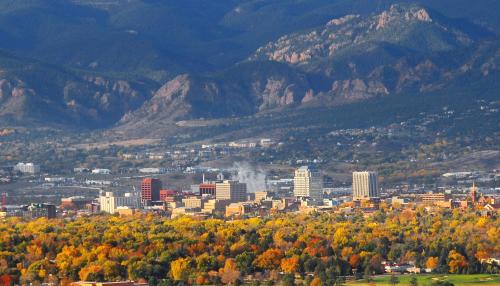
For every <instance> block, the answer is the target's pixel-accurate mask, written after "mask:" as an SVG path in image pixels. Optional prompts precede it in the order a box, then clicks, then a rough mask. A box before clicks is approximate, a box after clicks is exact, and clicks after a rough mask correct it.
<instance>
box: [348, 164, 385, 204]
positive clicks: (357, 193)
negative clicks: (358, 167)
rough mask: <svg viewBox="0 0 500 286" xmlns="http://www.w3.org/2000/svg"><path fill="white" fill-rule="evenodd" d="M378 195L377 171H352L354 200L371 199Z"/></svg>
mask: <svg viewBox="0 0 500 286" xmlns="http://www.w3.org/2000/svg"><path fill="white" fill-rule="evenodd" d="M378 196H379V192H378V175H377V173H376V172H369V171H364V172H353V173H352V197H353V200H370V199H373V198H377V197H378Z"/></svg>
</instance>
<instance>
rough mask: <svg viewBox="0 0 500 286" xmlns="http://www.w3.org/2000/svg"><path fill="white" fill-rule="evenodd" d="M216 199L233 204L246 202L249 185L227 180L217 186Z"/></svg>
mask: <svg viewBox="0 0 500 286" xmlns="http://www.w3.org/2000/svg"><path fill="white" fill-rule="evenodd" d="M215 198H216V199H217V200H229V201H231V202H234V203H237V202H244V201H246V200H247V184H245V183H240V182H238V181H229V180H225V181H223V182H222V183H216V184H215Z"/></svg>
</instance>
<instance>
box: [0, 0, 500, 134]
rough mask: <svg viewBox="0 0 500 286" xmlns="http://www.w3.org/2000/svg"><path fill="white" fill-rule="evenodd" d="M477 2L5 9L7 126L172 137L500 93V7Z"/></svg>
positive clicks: (2, 119)
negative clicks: (398, 100)
mask: <svg viewBox="0 0 500 286" xmlns="http://www.w3.org/2000/svg"><path fill="white" fill-rule="evenodd" d="M476 4H477V5H476ZM476 4H474V5H473V4H471V3H470V2H469V1H462V0H460V1H451V0H450V1H448V0H443V1H389V0H387V1H383V0H380V1H361V0H354V1H345V0H334V1H332V0H330V1H326V0H309V1H304V0H277V1H262V0H239V1H237V0H229V1H202V0H186V1H159V0H158V1H156V0H99V1H97V0H72V1H70V0H55V1H50V2H47V1H42V0H6V1H2V3H0V126H14V127H15V126H24V127H38V126H51V127H53V128H60V129H68V130H69V129H75V128H78V129H84V130H89V129H109V128H111V130H116V131H119V132H120V133H124V134H133V135H148V136H151V135H153V136H160V137H161V136H166V135H168V134H170V133H171V132H172V130H176V131H177V130H178V128H179V126H181V124H180V123H179V122H181V123H182V122H185V121H187V120H210V119H224V118H243V117H245V116H254V115H259V114H266V113H267V112H284V113H287V112H295V111H296V110H297V109H303V108H325V107H326V108H329V109H330V110H331V111H332V112H335V109H336V108H338V107H340V106H344V105H348V104H353V103H355V102H363V101H366V100H370V99H372V98H381V97H387V98H389V100H385V101H384V102H385V103H384V104H389V105H390V104H391V103H390V102H391V100H390V98H394V97H398V96H402V95H406V94H422V95H424V94H438V95H439V94H446V93H449V92H452V90H456V87H457V86H460V87H463V88H464V89H467V88H468V87H473V86H475V85H477V84H478V83H480V84H481V85H482V87H483V89H482V90H484V89H488V87H491V89H492V90H493V91H495V90H496V88H497V85H496V80H497V79H498V78H499V66H500V49H499V47H500V37H499V33H500V20H499V19H498V17H497V15H496V13H495V11H498V8H500V3H498V2H496V1H483V2H481V3H476ZM467 96H469V97H470V98H472V99H480V98H481V96H482V93H479V92H478V93H474V92H471V93H470V94H467ZM145 127H149V128H145ZM147 130H154V131H147Z"/></svg>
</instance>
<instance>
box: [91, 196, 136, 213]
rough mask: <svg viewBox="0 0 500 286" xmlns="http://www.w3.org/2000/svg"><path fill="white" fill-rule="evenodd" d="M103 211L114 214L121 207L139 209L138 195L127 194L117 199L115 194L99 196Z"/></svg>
mask: <svg viewBox="0 0 500 286" xmlns="http://www.w3.org/2000/svg"><path fill="white" fill-rule="evenodd" d="M99 204H100V206H101V211H103V212H106V213H110V214H114V213H115V212H117V209H118V208H119V207H129V208H134V209H136V208H139V205H140V199H139V197H138V196H137V195H135V194H132V193H126V194H125V195H124V196H121V197H115V196H114V194H113V192H106V193H105V194H104V196H103V195H101V196H99Z"/></svg>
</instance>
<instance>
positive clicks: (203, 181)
mask: <svg viewBox="0 0 500 286" xmlns="http://www.w3.org/2000/svg"><path fill="white" fill-rule="evenodd" d="M202 180H203V181H202V182H203V184H205V173H203V179H202Z"/></svg>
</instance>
